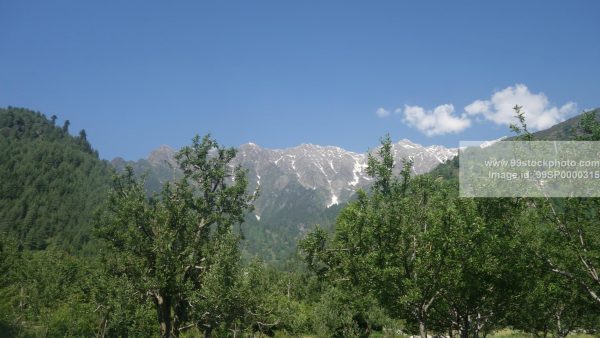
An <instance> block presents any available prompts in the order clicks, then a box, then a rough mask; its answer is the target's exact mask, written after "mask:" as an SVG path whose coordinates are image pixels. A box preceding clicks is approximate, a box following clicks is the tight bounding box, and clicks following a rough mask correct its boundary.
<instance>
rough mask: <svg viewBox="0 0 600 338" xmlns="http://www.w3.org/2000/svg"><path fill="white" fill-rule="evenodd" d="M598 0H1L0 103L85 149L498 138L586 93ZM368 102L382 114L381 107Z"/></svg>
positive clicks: (549, 119) (597, 54)
mask: <svg viewBox="0 0 600 338" xmlns="http://www.w3.org/2000/svg"><path fill="white" fill-rule="evenodd" d="M599 13H600V2H599V1H495V2H492V1H418V2H417V1H410V2H409V1H171V2H167V1H96V2H93V3H92V2H91V1H26V0H25V1H6V0H5V1H0V48H1V50H0V106H8V105H12V106H22V107H27V108H31V109H34V110H38V111H41V112H43V113H45V114H46V115H47V116H50V115H52V114H56V115H57V116H58V117H59V120H65V119H69V120H70V121H71V123H72V124H71V126H72V127H71V131H72V133H77V132H78V130H79V129H82V128H85V129H86V131H87V134H88V137H89V139H90V140H91V142H92V144H93V145H94V147H95V148H97V149H98V150H99V151H100V154H101V157H103V158H108V159H110V158H113V157H114V156H122V157H125V158H127V159H137V158H141V157H145V156H146V155H147V154H148V153H149V152H150V151H151V150H152V149H154V148H156V147H158V146H160V145H162V144H168V145H171V146H173V147H181V146H183V145H186V144H188V143H189V142H190V140H191V138H192V137H193V135H194V134H196V133H198V134H204V133H207V132H211V133H212V134H213V135H214V136H215V137H216V138H217V140H219V141H220V142H221V143H223V144H226V145H232V146H237V145H239V144H242V143H246V142H250V141H251V142H254V143H257V144H259V145H261V146H264V147H271V148H284V147H289V146H294V145H297V144H300V143H316V144H322V145H337V146H341V147H343V148H346V149H350V150H353V151H360V152H362V151H366V150H367V149H369V148H371V147H373V146H375V145H377V143H378V140H379V138H380V137H381V136H383V135H384V134H385V133H388V132H389V133H390V135H391V136H392V138H393V139H394V140H399V139H402V138H408V139H411V140H413V141H415V142H418V143H422V144H425V145H429V144H444V145H447V146H457V145H458V141H459V140H480V139H491V138H497V137H499V136H502V135H506V134H508V127H507V126H506V123H507V122H508V120H509V119H510V111H509V108H507V107H510V106H511V104H513V103H515V102H514V101H519V102H518V103H519V104H522V105H525V110H526V111H528V108H529V110H531V114H530V121H531V122H532V124H533V125H536V126H538V127H540V128H542V127H544V126H546V125H549V124H551V123H553V122H555V121H559V120H562V119H564V118H567V117H569V116H571V115H573V114H577V113H579V112H581V111H582V110H583V109H585V108H591V107H597V106H600V102H599V99H600V96H599V94H600V93H599V92H600V85H598V79H600V61H599V60H600V20H598V18H597V16H598V14H599ZM380 116H382V117H380Z"/></svg>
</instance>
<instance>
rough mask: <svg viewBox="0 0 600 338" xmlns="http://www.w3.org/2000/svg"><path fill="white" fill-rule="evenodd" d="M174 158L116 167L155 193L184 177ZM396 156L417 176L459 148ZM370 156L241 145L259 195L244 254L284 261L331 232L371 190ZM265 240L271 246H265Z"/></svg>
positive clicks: (405, 143) (406, 146)
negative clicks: (309, 237)
mask: <svg viewBox="0 0 600 338" xmlns="http://www.w3.org/2000/svg"><path fill="white" fill-rule="evenodd" d="M374 150H375V151H376V150H377V148H376V149H374ZM175 153H176V151H175V149H173V148H171V147H169V146H161V147H159V148H158V149H156V150H154V151H152V152H151V153H150V155H149V156H148V158H146V159H142V160H138V161H125V160H123V159H122V158H115V159H114V160H113V161H112V164H113V165H114V166H115V167H116V168H117V169H123V168H124V167H125V166H126V165H130V166H132V167H133V168H134V170H135V171H136V172H137V173H146V175H147V177H146V184H147V188H148V190H150V191H157V190H158V189H160V186H161V185H162V183H163V182H165V181H169V180H174V179H176V178H178V177H180V176H181V173H180V172H179V171H178V169H177V164H176V161H175V159H174V156H175ZM371 153H373V151H371ZM393 153H394V157H395V159H396V163H401V161H402V159H410V160H412V161H413V171H414V173H415V174H422V173H426V172H429V171H431V170H432V169H433V168H435V167H436V166H438V165H439V164H441V163H444V162H446V161H447V160H449V159H452V158H453V157H454V156H456V154H457V149H456V148H446V147H444V146H436V145H434V146H428V147H425V146H422V145H420V144H416V143H413V142H411V141H409V140H406V139H403V140H401V141H399V142H397V143H395V144H393ZM368 154H369V152H366V153H356V152H352V151H348V150H345V149H342V148H340V147H335V146H320V145H314V144H301V145H299V146H296V147H292V148H286V149H268V148H263V147H260V146H258V145H256V144H254V143H246V144H243V145H241V146H239V147H238V152H237V156H236V158H235V159H234V161H233V165H241V166H242V167H244V168H245V169H246V170H247V173H248V180H249V189H251V190H258V191H259V197H258V199H257V200H256V202H255V210H254V212H253V213H252V214H249V215H247V217H246V222H245V226H244V229H243V233H244V235H245V236H246V237H247V241H245V243H246V245H245V248H244V249H245V250H246V251H247V252H248V253H249V254H250V255H251V256H252V255H259V256H261V257H263V258H266V259H268V260H270V261H282V260H285V259H286V258H287V257H289V256H290V255H291V254H292V253H293V251H294V249H295V243H296V241H297V239H298V238H299V237H300V236H302V235H303V234H304V233H305V232H306V231H307V230H308V229H309V228H311V227H312V226H314V225H315V224H317V223H319V224H321V225H322V226H323V227H326V228H330V227H331V226H332V224H333V222H334V221H335V217H336V215H337V212H338V211H339V209H340V207H341V206H342V205H343V204H345V203H347V202H348V201H349V200H350V199H351V198H352V196H353V195H354V193H355V192H356V191H357V190H358V189H361V188H362V189H365V188H368V186H369V184H370V181H371V178H370V177H369V176H368V175H367V173H366V168H367V159H368ZM399 169H400V166H397V170H399ZM265 239H269V241H268V242H267V243H263V241H264V240H265ZM269 242H270V243H272V244H271V245H269V244H268V243H269Z"/></svg>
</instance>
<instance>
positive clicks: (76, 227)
mask: <svg viewBox="0 0 600 338" xmlns="http://www.w3.org/2000/svg"><path fill="white" fill-rule="evenodd" d="M56 120H57V118H56V116H52V117H50V119H48V118H47V117H46V116H44V115H43V114H41V113H38V112H33V111H30V110H27V109H21V108H13V107H8V108H3V109H0V232H2V233H9V234H13V235H14V236H16V237H17V238H18V239H19V241H21V243H22V245H24V246H25V247H27V248H29V249H44V248H46V247H47V246H48V245H51V244H55V245H57V246H59V247H61V248H64V249H69V250H80V249H82V248H83V247H84V246H86V243H88V241H89V240H90V236H91V231H90V230H91V227H90V221H91V217H92V214H93V211H94V210H95V209H96V208H97V207H98V206H99V205H100V204H101V202H102V201H103V200H104V199H105V196H106V192H107V190H108V187H109V183H110V173H111V170H110V167H109V164H108V163H107V162H105V161H101V160H100V159H99V158H98V153H97V152H96V151H95V150H94V149H92V147H91V145H90V143H89V142H88V141H87V139H86V134H85V130H81V131H80V132H79V134H78V136H71V135H70V133H69V121H68V120H67V121H64V124H63V125H62V126H56V125H55V123H56Z"/></svg>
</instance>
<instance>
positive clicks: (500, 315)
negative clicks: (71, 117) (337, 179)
mask: <svg viewBox="0 0 600 338" xmlns="http://www.w3.org/2000/svg"><path fill="white" fill-rule="evenodd" d="M0 116H2V115H0ZM13 116H14V114H13ZM34 116H37V117H38V118H43V119H44V120H46V119H45V117H43V116H41V115H35V114H34ZM517 116H519V117H521V125H520V126H514V128H513V129H514V130H515V131H516V132H517V133H518V134H519V135H518V136H519V137H520V138H522V139H532V138H533V136H532V135H531V134H529V132H528V131H527V128H526V125H525V121H524V119H523V114H522V113H521V112H520V110H519V109H517ZM13 120H14V118H13ZM46 121H47V122H49V126H52V122H51V121H48V120H46ZM42 122H43V121H42ZM11 125H13V126H14V125H15V124H14V123H12V124H11ZM24 125H25V126H28V124H27V123H25V124H24ZM579 127H580V134H579V135H578V138H579V139H587V140H600V124H599V123H598V122H596V120H595V119H594V116H593V114H588V115H586V116H585V117H584V118H583V119H582V121H581V124H580V126H579ZM13 129H14V127H11V130H9V131H8V132H10V133H13V134H8V135H9V136H10V138H11V140H9V141H7V140H4V139H2V141H1V142H16V141H14V139H15V138H16V136H15V135H17V134H14V133H15V132H14V131H13ZM17 129H18V128H17ZM25 129H27V127H25V128H21V132H22V133H23V132H24V130H25ZM59 129H60V128H59ZM2 130H4V129H0V131H2ZM49 130H50V131H51V132H56V133H57V139H58V137H62V138H63V139H66V140H67V142H66V143H69V144H73V145H77V144H83V143H82V142H80V141H79V140H78V138H77V137H75V138H73V137H70V136H68V135H66V134H65V133H64V132H63V131H62V129H61V130H57V127H54V126H52V128H49ZM3 133H4V132H3ZM61 133H62V134H61ZM3 135H4V134H3ZM22 135H24V134H22ZM61 135H62V136H61ZM0 137H3V136H0ZM4 137H6V136H4ZM7 138H8V137H7ZM33 139H35V137H33ZM28 142H33V141H28ZM78 142H79V143H78ZM0 144H3V145H4V144H8V143H0ZM10 144H14V143H10ZM80 146H81V148H79V149H80V153H85V154H91V155H94V154H93V151H91V152H90V151H86V150H85V147H84V146H83V145H80ZM88 147H89V145H88ZM89 149H91V148H89ZM1 150H2V151H3V152H5V151H8V150H5V149H4V148H2V149H1ZM234 155H235V150H234V149H230V148H224V147H221V146H220V145H219V144H218V143H217V142H216V141H215V140H214V139H212V138H211V137H208V136H207V137H204V138H202V139H200V138H198V137H197V138H195V139H194V140H193V142H192V144H191V145H190V146H188V147H185V148H183V149H182V150H181V151H180V152H179V153H178V155H177V160H178V164H179V166H180V168H181V170H182V172H183V177H182V178H181V179H180V180H178V181H176V182H172V183H166V184H164V186H163V187H162V189H161V190H160V192H158V193H155V194H151V195H149V194H148V193H147V191H146V189H145V187H144V182H143V180H142V179H139V178H138V177H137V176H136V175H134V172H133V170H132V169H129V170H126V171H125V172H124V173H122V174H120V175H114V177H113V180H112V185H111V189H110V190H109V192H108V194H107V195H102V194H100V195H101V196H102V200H103V201H104V202H103V203H101V204H99V205H101V208H99V210H98V212H96V213H95V216H93V217H92V216H89V219H85V220H79V221H80V222H84V223H83V224H84V226H87V227H88V229H89V230H88V231H89V233H91V234H92V235H91V238H92V239H93V243H94V248H96V249H97V253H96V255H91V256H83V255H80V254H75V255H73V254H71V253H69V252H67V250H65V248H64V247H61V246H58V245H54V244H53V243H55V242H57V241H58V239H56V236H58V235H59V233H56V236H54V237H52V236H51V237H49V238H54V239H53V240H52V241H51V242H50V244H46V245H44V246H42V247H38V246H34V245H31V244H29V243H31V241H30V237H28V236H24V235H23V233H22V232H20V231H18V229H20V227H21V226H23V225H22V223H18V224H12V223H11V226H10V227H5V228H3V229H4V230H5V232H4V234H3V236H2V237H0V332H1V333H2V335H4V336H34V337H35V336H44V337H46V336H51V337H59V336H61V337H62V336H102V337H112V336H162V337H173V336H180V335H181V336H188V337H193V336H205V337H210V336H212V337H244V336H279V337H284V336H316V337H367V336H379V337H398V336H407V335H414V334H418V335H421V336H423V337H425V336H426V335H427V334H429V335H432V334H438V335H445V336H452V337H458V336H460V337H479V336H481V337H483V336H486V335H490V334H494V333H495V332H498V330H501V329H506V328H509V329H512V330H515V331H520V332H523V333H525V334H527V335H530V336H536V337H538V336H544V337H546V336H553V337H564V336H566V335H567V334H570V333H571V334H575V333H576V334H580V335H583V334H589V335H598V330H599V329H600V297H599V295H600V279H599V275H598V269H599V265H600V199H596V198H564V199H556V198H555V199H541V198H537V199H534V198H495V199H491V198H485V199H476V198H470V199H466V198H459V197H458V187H457V181H456V179H455V178H456V176H455V165H456V164H457V162H456V160H455V161H452V162H449V163H448V164H447V165H446V166H445V167H442V168H439V169H438V170H437V171H434V172H433V173H432V174H430V175H422V176H416V177H414V176H411V175H410V172H411V163H410V162H404V163H402V164H401V165H402V168H403V170H402V171H401V173H400V175H398V176H395V175H393V174H392V169H393V168H394V166H395V165H397V164H396V163H394V160H393V156H392V152H391V141H390V139H389V138H385V139H383V140H382V147H381V148H380V150H379V152H378V154H374V155H373V156H371V157H370V158H369V161H368V169H367V170H368V174H369V175H370V176H371V177H373V178H374V180H373V181H374V185H373V187H372V188H371V190H370V191H369V192H365V191H359V192H358V197H357V199H356V200H355V201H353V202H351V203H349V205H348V206H347V207H345V208H344V209H343V210H342V211H341V212H340V214H339V216H338V219H337V222H336V226H335V229H334V231H333V232H331V233H330V232H327V231H325V230H323V229H321V228H319V227H316V228H315V229H314V230H313V231H311V232H310V233H309V234H308V235H307V236H306V237H305V238H304V239H303V240H301V241H300V243H299V248H300V249H299V252H298V256H297V260H296V261H295V262H294V264H291V265H290V266H288V268H287V269H286V270H285V271H282V270H277V269H274V268H272V267H270V266H269V265H268V264H265V263H263V262H261V261H259V260H253V261H252V262H251V263H245V262H244V261H243V260H242V259H241V251H240V243H241V241H243V240H244V239H243V238H242V236H241V235H240V232H239V231H237V229H238V228H237V226H238V225H239V224H240V223H241V222H242V221H243V219H244V216H245V215H246V213H248V212H250V211H251V210H252V202H253V201H254V199H255V197H256V192H254V191H249V190H248V189H247V186H248V182H247V180H246V175H245V172H244V170H242V169H241V168H232V167H231V166H230V165H229V162H230V161H231V159H232V158H233V157H234ZM92 157H94V156H92ZM3 159H4V158H3ZM11 161H12V159H11ZM29 161H35V159H29ZM74 168H75V167H74ZM77 168H79V167H77ZM9 173H10V172H9ZM90 174H91V172H90ZM57 177H61V176H57ZM50 181H51V180H50ZM4 184H5V183H3V186H4ZM65 184H67V183H65ZM67 195H68V194H65V195H61V196H62V197H63V198H69V197H68V196H67ZM19 196H20V195H19ZM56 198H59V200H58V201H52V203H56V204H57V205H59V204H61V200H60V198H61V197H60V196H58V197H56ZM81 198H84V197H81ZM23 202H28V203H31V202H29V201H23ZM15 203H16V202H15ZM39 203H42V202H39ZM57 210H60V209H57ZM12 222H22V221H21V220H20V219H19V218H16V219H15V220H13V221H12ZM85 222H87V223H85ZM36 224H38V223H36ZM242 227H243V225H242ZM56 229H58V228H56ZM26 233H27V232H26ZM33 243H37V242H35V241H34V242H33ZM77 243H79V242H73V243H72V244H73V245H74V246H76V245H77ZM42 249H43V250H42ZM71 251H72V252H77V250H74V249H72V250H71Z"/></svg>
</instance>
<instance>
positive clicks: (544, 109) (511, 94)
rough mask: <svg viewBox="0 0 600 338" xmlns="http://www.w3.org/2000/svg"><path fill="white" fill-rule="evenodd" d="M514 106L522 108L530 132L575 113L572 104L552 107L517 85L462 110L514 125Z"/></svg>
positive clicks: (543, 97)
mask: <svg viewBox="0 0 600 338" xmlns="http://www.w3.org/2000/svg"><path fill="white" fill-rule="evenodd" d="M515 105H519V106H523V111H524V112H525V122H526V123H527V126H528V127H529V128H530V129H531V130H540V129H546V128H549V127H551V126H553V125H555V124H556V123H558V122H561V121H564V120H565V117H567V116H569V115H571V114H573V113H575V111H576V109H577V105H576V104H575V103H573V102H568V103H566V104H564V105H563V106H561V107H556V106H553V105H551V104H550V102H549V101H548V97H546V95H545V94H544V93H538V94H533V93H531V92H530V91H529V89H528V88H527V86H526V85H524V84H517V85H515V86H514V87H507V88H505V89H503V90H501V91H499V92H496V93H494V94H493V95H492V97H491V98H490V100H476V101H474V102H473V103H471V104H470V105H468V106H466V107H465V112H466V113H467V115H469V116H477V115H481V116H483V117H485V118H486V119H488V120H490V121H492V122H494V123H497V124H504V125H508V124H510V123H515V121H516V119H515V111H514V110H513V107H514V106H515Z"/></svg>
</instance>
